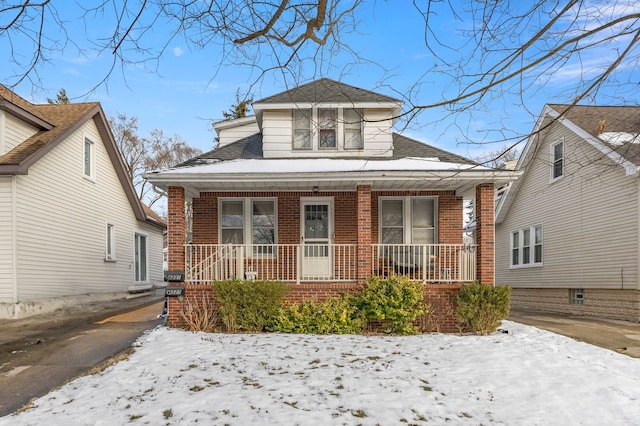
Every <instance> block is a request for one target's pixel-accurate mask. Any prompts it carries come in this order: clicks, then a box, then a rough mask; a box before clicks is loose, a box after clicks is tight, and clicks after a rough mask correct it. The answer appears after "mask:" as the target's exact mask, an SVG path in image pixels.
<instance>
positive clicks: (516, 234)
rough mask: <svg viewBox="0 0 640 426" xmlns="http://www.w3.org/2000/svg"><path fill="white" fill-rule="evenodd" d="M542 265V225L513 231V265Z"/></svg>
mask: <svg viewBox="0 0 640 426" xmlns="http://www.w3.org/2000/svg"><path fill="white" fill-rule="evenodd" d="M540 265H542V225H536V226H530V227H528V228H523V229H519V230H517V231H513V232H511V266H512V267H527V266H540Z"/></svg>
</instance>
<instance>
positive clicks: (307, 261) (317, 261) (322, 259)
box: [300, 198, 333, 279]
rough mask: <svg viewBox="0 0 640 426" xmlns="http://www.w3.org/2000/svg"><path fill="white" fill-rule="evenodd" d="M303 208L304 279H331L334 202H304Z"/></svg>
mask: <svg viewBox="0 0 640 426" xmlns="http://www.w3.org/2000/svg"><path fill="white" fill-rule="evenodd" d="M301 206H302V211H301V221H300V222H301V223H300V225H301V228H302V229H301V235H302V244H303V245H302V279H319V278H320V279H327V278H331V276H332V275H333V271H332V264H333V263H332V251H333V250H332V247H331V243H332V239H333V200H329V199H318V198H315V199H308V200H302V202H301Z"/></svg>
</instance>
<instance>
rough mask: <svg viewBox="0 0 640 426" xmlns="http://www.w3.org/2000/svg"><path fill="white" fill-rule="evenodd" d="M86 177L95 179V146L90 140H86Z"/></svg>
mask: <svg viewBox="0 0 640 426" xmlns="http://www.w3.org/2000/svg"><path fill="white" fill-rule="evenodd" d="M83 158H84V165H83V170H84V175H85V177H88V178H92V179H93V178H95V144H94V143H93V142H92V141H91V140H89V139H88V138H84V157H83Z"/></svg>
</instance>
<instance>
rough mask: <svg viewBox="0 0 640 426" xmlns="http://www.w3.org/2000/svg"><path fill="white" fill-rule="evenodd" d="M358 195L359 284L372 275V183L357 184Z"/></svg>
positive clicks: (362, 283)
mask: <svg viewBox="0 0 640 426" xmlns="http://www.w3.org/2000/svg"><path fill="white" fill-rule="evenodd" d="M356 193H357V196H358V260H357V262H358V263H357V268H358V271H357V277H358V284H359V285H364V283H365V282H366V281H367V279H368V278H369V277H370V276H371V185H358V186H356Z"/></svg>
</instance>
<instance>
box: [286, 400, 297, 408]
mask: <svg viewBox="0 0 640 426" xmlns="http://www.w3.org/2000/svg"><path fill="white" fill-rule="evenodd" d="M284 403H285V404H287V405H288V406H290V407H293V408H296V409H298V401H292V402H289V401H284Z"/></svg>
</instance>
